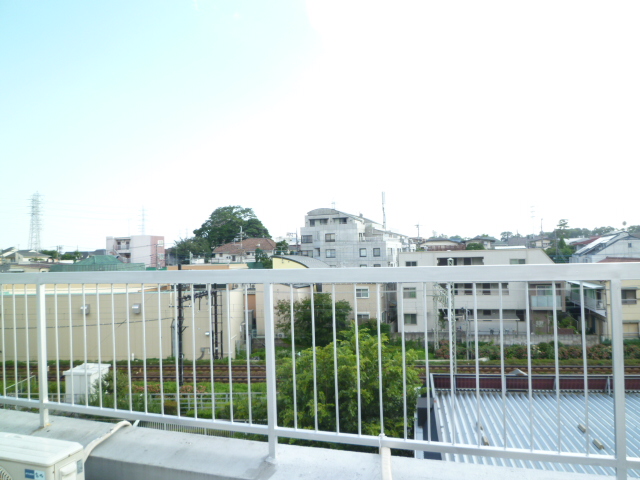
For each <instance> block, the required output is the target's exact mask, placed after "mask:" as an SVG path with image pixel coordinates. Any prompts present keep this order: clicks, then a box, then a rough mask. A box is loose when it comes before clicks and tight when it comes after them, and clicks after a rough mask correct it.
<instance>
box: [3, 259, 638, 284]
mask: <svg viewBox="0 0 640 480" xmlns="http://www.w3.org/2000/svg"><path fill="white" fill-rule="evenodd" d="M637 278H640V263H604V264H599V263H588V264H553V265H534V264H528V265H465V266H453V267H450V266H430V267H380V268H376V269H372V268H339V269H337V268H336V269H333V268H332V269H329V268H321V269H275V270H269V269H265V270H261V269H258V270H253V269H234V270H162V271H140V272H139V271H134V272H130V271H117V272H53V273H52V272H45V273H0V284H20V285H23V284H27V285H47V284H51V285H54V284H75V283H78V284H81V283H85V284H96V283H100V284H103V283H104V284H109V283H113V284H123V283H130V284H140V283H150V284H153V283H161V284H166V283H223V284H224V283H253V284H257V283H263V284H276V283H283V284H290V283H419V282H441V283H448V282H452V283H482V282H485V283H486V282H492V283H495V282H506V281H510V282H519V281H520V282H527V281H557V282H564V281H577V282H579V281H584V282H588V281H590V280H612V279H618V280H634V279H637ZM214 279H215V280H214Z"/></svg>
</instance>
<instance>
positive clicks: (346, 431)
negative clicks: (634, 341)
mask: <svg viewBox="0 0 640 480" xmlns="http://www.w3.org/2000/svg"><path fill="white" fill-rule="evenodd" d="M638 279H640V266H638V265H634V264H602V265H598V264H586V265H574V264H570V265H518V266H461V267H415V268H377V269H358V268H353V269H318V270H314V269H308V270H235V271H164V272H160V271H157V272H83V273H42V274H2V275H0V285H1V289H2V290H1V293H2V294H1V295H0V333H1V338H0V350H1V352H2V353H1V358H0V360H1V362H2V370H1V372H0V373H1V374H2V384H1V390H0V403H4V404H6V405H15V406H19V407H24V408H37V409H39V411H40V416H41V423H42V424H43V425H45V424H47V423H48V415H49V411H50V410H55V411H60V412H70V413H79V414H85V415H97V416H101V417H104V416H112V417H118V418H125V419H129V420H140V421H148V422H160V423H165V424H175V425H180V426H182V427H204V428H211V429H216V430H225V431H231V432H242V433H248V434H258V435H265V436H266V438H267V440H268V442H269V452H270V455H271V456H273V457H275V456H276V454H277V439H278V437H290V438H294V439H300V440H306V441H318V442H336V443H342V444H350V445H357V446H360V447H362V446H364V447H372V448H378V447H389V448H399V449H405V450H415V451H433V452H440V453H443V454H445V455H446V456H447V458H456V459H463V458H467V456H470V457H473V458H476V457H478V458H486V459H490V458H493V459H515V460H518V461H521V462H548V463H549V464H552V465H559V464H561V465H573V466H580V467H585V468H587V467H594V466H597V467H598V468H603V469H610V470H611V471H615V473H616V476H617V478H620V479H621V478H626V477H627V473H629V474H630V475H633V476H637V475H638V469H639V468H640V459H639V458H638V457H639V456H640V454H639V452H640V450H639V449H640V446H638V442H640V439H638V438H637V436H638V434H637V433H636V431H635V429H634V428H633V427H632V425H633V424H630V426H629V427H627V423H626V419H627V415H630V413H629V409H628V405H627V403H628V401H629V400H630V399H632V395H633V394H631V393H628V392H627V390H626V389H625V387H626V386H625V357H624V355H625V352H624V348H623V328H622V308H623V304H622V300H621V282H622V281H624V280H638ZM566 281H573V282H578V283H579V284H580V294H581V296H582V297H583V298H584V296H585V295H584V288H583V285H582V282H593V281H601V282H604V283H603V285H606V287H605V288H606V289H607V290H608V292H607V294H608V295H610V296H609V297H608V298H611V299H618V300H617V301H611V318H610V319H607V320H608V321H609V322H610V326H611V335H612V336H611V356H612V365H611V373H610V375H611V376H610V378H611V379H612V380H611V383H610V385H609V387H608V388H610V391H611V396H610V404H611V411H612V412H613V414H612V416H611V421H610V423H609V424H608V425H605V426H604V427H603V426H602V425H601V424H602V420H601V418H599V414H598V413H597V412H595V411H592V410H591V407H590V405H591V403H590V397H591V396H593V395H596V393H593V392H590V391H589V389H585V391H584V393H583V395H582V396H581V398H582V400H579V402H580V405H582V406H583V407H581V408H583V409H584V419H583V422H584V425H585V428H586V431H587V432H590V431H591V430H589V429H591V428H593V429H595V428H596V426H597V427H598V428H606V429H608V431H609V432H610V433H611V438H612V445H610V446H609V447H608V449H607V450H604V451H602V450H597V449H594V447H593V446H591V447H590V446H589V445H590V439H589V435H588V434H587V436H586V441H585V443H584V448H581V449H578V450H570V449H568V447H567V444H568V442H565V441H563V438H565V439H566V435H567V433H566V431H565V430H566V429H567V428H568V427H567V425H566V424H567V422H568V420H567V419H566V418H565V413H564V412H565V403H563V402H565V399H564V397H561V391H560V385H561V381H560V379H561V375H562V374H561V368H560V360H561V355H564V352H565V351H564V350H562V348H563V347H561V346H560V345H559V344H558V341H557V340H558V327H557V325H558V318H557V312H558V310H560V309H561V308H562V305H561V304H560V303H561V302H559V300H558V297H557V296H551V298H552V305H551V307H552V311H553V315H552V317H551V318H550V319H549V320H548V321H549V322H550V324H549V325H550V330H549V331H550V332H552V333H553V338H554V339H555V342H554V343H553V344H551V346H550V347H547V348H550V349H551V350H549V351H550V352H552V353H551V365H550V366H549V368H550V369H551V370H552V372H553V373H552V374H551V375H552V376H554V378H555V381H554V382H553V383H552V386H551V387H550V390H549V392H548V394H549V398H550V399H551V400H550V401H551V402H552V403H551V404H550V405H553V403H554V402H555V404H556V407H552V408H551V409H549V408H546V410H544V414H543V413H541V411H540V408H539V407H536V406H535V405H536V404H535V402H534V399H535V398H534V395H533V392H534V390H535V389H534V386H535V385H536V382H537V380H536V377H535V375H534V374H533V364H532V358H533V357H535V356H536V355H538V354H539V351H540V347H539V346H537V345H536V344H535V343H536V342H535V335H536V329H537V324H536V322H538V321H540V320H538V319H537V317H535V314H536V312H535V311H533V309H532V306H531V305H530V296H529V294H528V292H529V291H530V290H529V282H537V283H539V282H550V283H551V284H552V289H553V291H556V289H557V288H560V287H561V285H564V282H566ZM495 282H498V283H500V282H504V283H509V289H508V291H509V297H508V300H509V303H508V305H509V308H510V309H511V308H513V305H514V303H513V302H516V301H520V302H521V307H522V308H521V310H524V311H525V313H526V318H525V320H524V321H523V322H522V323H523V325H524V326H525V328H524V332H525V333H526V337H527V342H526V344H525V345H524V346H522V348H524V349H525V350H526V355H525V357H524V358H523V359H522V361H521V364H522V365H520V370H521V372H520V373H521V374H522V375H523V377H522V378H523V382H524V383H523V385H524V387H523V390H522V394H523V395H524V397H523V398H524V399H525V401H526V402H528V404H529V406H530V408H529V410H528V413H527V414H528V415H529V419H528V421H529V422H530V425H532V426H534V425H537V424H538V422H541V421H542V416H541V415H544V416H546V417H549V418H551V419H552V423H556V424H557V431H556V433H557V435H555V434H554V435H551V436H549V435H547V437H549V438H546V440H547V441H548V443H545V444H543V445H542V444H539V443H536V442H534V441H533V439H534V434H533V433H532V434H531V439H530V441H528V440H527V439H526V438H524V437H523V439H520V438H519V439H518V442H513V441H510V440H509V439H510V438H512V437H513V436H514V433H513V429H514V428H515V427H514V425H513V424H512V423H510V422H514V421H515V420H514V419H513V418H512V416H511V415H508V412H509V411H510V410H509V409H510V408H512V407H511V406H510V404H509V402H508V400H509V398H508V396H507V391H506V387H505V386H503V387H501V388H499V390H500V392H499V393H498V395H499V397H498V398H501V399H502V400H501V401H498V402H497V403H496V402H494V401H491V402H490V401H489V400H487V401H486V402H483V401H482V397H481V390H482V389H481V384H482V381H483V375H484V373H483V372H482V371H481V366H480V360H479V359H480V356H481V353H482V351H483V349H486V348H490V349H493V350H492V351H493V352H494V353H495V352H499V353H498V354H497V357H498V363H496V364H495V365H494V368H495V369H496V370H497V371H498V372H499V377H500V378H501V385H506V384H507V382H506V381H505V378H507V376H508V375H509V374H510V373H511V372H510V369H512V368H513V367H512V366H510V365H508V363H509V362H508V355H509V352H508V351H507V347H508V346H507V344H506V342H505V338H504V337H505V333H504V328H502V327H503V326H504V321H505V318H508V315H510V313H508V312H507V311H506V310H508V309H505V305H507V304H506V303H505V302H504V300H506V299H503V294H502V292H499V293H498V295H496V296H495V305H494V307H492V309H494V310H496V311H497V312H498V318H497V321H498V322H499V324H500V326H501V328H500V329H499V331H498V332H496V335H495V336H496V342H494V343H493V344H492V345H490V346H489V347H487V346H486V345H481V344H480V342H479V340H478V337H479V334H480V333H481V332H482V330H483V329H482V320H480V319H479V314H482V312H479V309H478V308H477V305H478V297H479V296H480V293H481V288H482V287H481V286H480V285H479V284H481V283H495ZM456 283H471V284H472V306H473V308H471V309H470V310H469V307H468V306H467V305H466V304H465V309H467V311H466V312H465V315H466V316H467V317H466V318H468V319H469V321H470V325H469V329H470V331H469V336H468V338H472V339H473V340H471V341H467V345H466V347H468V350H469V352H470V355H469V356H470V357H471V358H473V359H474V360H472V361H471V363H470V364H469V365H466V366H463V365H462V364H461V363H460V362H461V360H455V359H454V358H448V357H447V349H451V347H452V346H454V345H456V344H455V343H454V340H455V337H456V336H457V335H458V334H459V331H458V330H457V329H456V328H455V323H456V322H455V319H456V317H459V316H460V312H456V305H455V301H456V299H455V298H454V296H453V295H450V296H449V298H448V299H446V298H445V299H444V300H443V296H442V293H441V291H442V288H441V287H440V285H448V288H447V289H445V290H448V291H449V292H452V290H453V286H454V285H455V284H456ZM363 285H365V286H367V288H369V291H370V292H371V294H370V296H369V298H361V297H359V296H358V295H357V291H358V289H361V288H362V286H363ZM250 286H251V289H250V288H249V287H250ZM407 286H408V287H411V288H414V287H415V288H416V297H415V298H413V297H412V298H409V299H404V298H402V295H398V292H403V288H404V287H407ZM436 286H438V287H437V288H436ZM436 290H437V292H436ZM312 292H313V293H312ZM251 297H252V298H251ZM518 299H520V300H518ZM483 300H484V299H483ZM584 303H585V302H582V307H581V310H580V312H579V313H580V316H579V323H580V328H579V330H580V332H581V335H582V345H583V346H586V345H587V342H586V330H587V326H588V325H587V324H588V322H590V321H591V320H590V319H589V318H587V315H586V314H585V309H584ZM250 306H251V308H250ZM482 308H485V306H484V305H483V307H482ZM305 309H306V310H305ZM355 313H358V314H360V313H363V314H364V313H366V314H368V317H369V318H371V319H374V320H373V321H371V322H370V325H369V326H365V325H362V324H361V325H358V324H352V323H350V322H349V321H348V320H347V319H348V318H353V316H354V314H355ZM405 313H406V314H407V315H408V316H405ZM381 319H384V320H385V322H381V321H380V320H381ZM398 319H399V321H398ZM403 320H405V321H407V323H406V324H405V321H403ZM494 321H495V319H494ZM388 323H391V324H392V325H393V326H394V327H395V329H396V330H397V332H398V336H399V340H398V341H397V342H396V343H395V344H394V345H390V344H389V343H385V342H384V341H382V340H381V339H382V338H383V327H384V326H385V325H386V324H388ZM549 325H547V327H548V326H549ZM254 329H255V330H256V331H258V335H257V336H258V337H260V338H259V339H255V340H260V341H261V342H262V343H263V344H264V347H265V350H264V352H257V351H255V349H256V348H258V347H256V346H255V345H254V343H255V340H253V339H252V338H251V337H252V335H251V332H252V331H253V330H254ZM431 331H433V333H431ZM282 332H285V333H286V334H287V338H289V339H290V347H287V348H286V349H285V350H281V351H278V352H276V349H275V347H274V341H275V338H276V334H277V333H282ZM421 333H422V334H423V335H422V340H420V334H421ZM239 336H244V337H245V338H244V345H246V346H247V348H245V350H244V351H235V346H236V345H238V344H239V342H238V340H239ZM410 336H413V337H411V338H412V340H411V343H409V340H407V339H408V338H409V337H410ZM460 336H462V335H460ZM415 337H418V340H416V339H415ZM434 339H435V341H434ZM416 343H417V345H416ZM335 346H337V348H335ZM457 348H458V349H461V348H462V347H461V344H459V345H458V347H457ZM602 348H605V349H606V348H608V347H602ZM602 348H601V350H602ZM607 351H608V350H607ZM459 353H460V352H459ZM434 354H435V355H439V356H441V357H442V358H444V359H446V360H445V361H444V362H443V361H442V359H439V360H437V361H436V360H433V358H432V357H433V355H434ZM449 357H451V356H450V355H449ZM460 358H462V357H460ZM70 362H72V363H70ZM587 362H588V360H587V349H586V348H582V351H581V357H580V358H578V359H576V360H575V363H577V364H579V365H581V366H582V367H583V369H584V384H587V383H588V373H587ZM107 364H108V365H109V366H110V367H111V372H112V373H111V374H109V375H107V376H102V375H103V374H102V373H99V374H97V376H95V377H92V376H91V374H90V373H89V372H90V371H94V370H95V371H97V372H102V371H103V370H104V368H103V367H105V366H106V365H107ZM72 365H73V366H74V367H75V368H74V369H72V368H71V367H72ZM79 365H83V366H82V367H79ZM92 365H94V366H95V368H94V367H92ZM443 365H444V366H445V367H447V370H448V372H449V373H448V375H449V378H450V385H449V386H448V387H446V388H444V389H443V387H442V386H441V385H436V384H435V383H434V381H433V376H432V373H434V372H435V371H436V370H437V369H439V368H440V369H441V368H442V367H443ZM92 368H94V370H91V369H92ZM461 368H467V369H471V371H472V372H473V373H472V376H473V377H475V384H474V385H475V387H474V388H473V389H472V391H474V392H475V395H476V400H475V403H474V405H475V407H474V408H475V409H476V410H475V411H473V410H469V411H464V412H463V411H461V410H460V408H462V407H461V406H462V405H463V404H462V403H459V400H457V398H458V397H457V396H458V395H460V394H461V393H460V391H459V390H458V389H457V387H456V382H454V376H455V374H456V371H457V370H459V369H461ZM113 370H116V371H117V373H116V374H113ZM78 372H79V373H78ZM32 375H36V376H37V379H38V382H37V384H34V382H25V383H26V386H27V391H26V397H24V396H21V395H17V392H15V391H14V390H12V389H14V386H15V384H17V383H18V382H21V381H22V380H23V379H25V378H28V377H30V376H32ZM78 376H79V378H78ZM424 378H426V379H427V380H428V381H427V383H426V388H425V386H424V385H425V383H424V382H425V381H424V380H423V379H424ZM223 383H224V385H223ZM178 391H180V394H179V395H178V394H177V392H178ZM607 391H608V390H607ZM257 392H260V394H256V393H257ZM221 393H222V394H224V395H223V396H224V397H225V398H224V399H220V397H219V394H221ZM237 393H242V394H241V395H240V396H238V395H237ZM420 394H422V395H425V396H426V398H427V404H429V403H431V400H435V405H436V408H438V409H439V410H438V415H440V417H438V418H440V420H438V421H439V422H443V424H442V425H439V426H440V427H442V428H443V429H444V430H443V431H446V434H445V436H444V437H443V438H438V439H434V438H432V437H431V425H430V421H431V416H430V415H429V416H428V422H427V424H425V425H424V427H425V431H428V433H425V437H424V439H416V432H415V431H414V421H413V419H414V415H415V413H416V406H415V405H416V399H417V396H418V395H420ZM22 395H25V394H24V392H22ZM206 395H210V397H209V398H210V400H208V401H207V402H203V401H202V399H203V398H204V397H205V396H206ZM500 395H501V397H500ZM549 398H547V399H546V400H545V401H549ZM67 400H68V401H67ZM572 401H575V400H572ZM447 402H448V403H447ZM460 402H461V400H460ZM445 404H446V405H447V409H440V408H441V407H440V405H445ZM209 405H210V406H209ZM496 405H497V407H496ZM489 406H491V408H498V411H497V417H496V418H498V419H500V418H501V419H502V420H501V421H500V422H501V423H500V424H499V425H498V424H497V423H496V424H495V425H493V426H492V428H493V427H495V428H494V430H495V431H494V432H493V433H492V434H491V435H494V436H495V437H494V438H495V440H496V441H495V442H494V443H489V444H488V445H487V444H485V443H486V442H484V440H483V438H484V437H488V436H489V435H488V434H487V433H486V432H487V430H485V428H486V429H489V426H488V425H485V426H483V429H481V428H480V427H481V426H482V422H483V421H484V420H483V419H485V420H486V421H488V419H489V418H490V417H489V415H488V414H483V412H484V409H485V408H489ZM184 407H188V408H184ZM561 407H562V408H561ZM536 412H537V413H536ZM494 413H496V412H494ZM534 416H535V418H534ZM539 416H540V417H539ZM465 418H466V419H471V421H470V422H466V423H465V420H464V419H465ZM491 418H493V417H491ZM571 421H572V420H571ZM495 422H498V420H495ZM462 430H465V431H467V432H469V431H471V432H472V433H473V432H475V434H474V435H475V436H474V435H472V436H471V437H469V438H474V439H475V440H476V441H470V440H468V438H467V437H461V436H460V435H459V433H460V432H461V431H462ZM380 434H383V435H382V436H380ZM498 440H500V441H498ZM591 440H593V439H591ZM490 441H491V439H489V442H490ZM501 442H502V443H501ZM498 445H500V446H498Z"/></svg>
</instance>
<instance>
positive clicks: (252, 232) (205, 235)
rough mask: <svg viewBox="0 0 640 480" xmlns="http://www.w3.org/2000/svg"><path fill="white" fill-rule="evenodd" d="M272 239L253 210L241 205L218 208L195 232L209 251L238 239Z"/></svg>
mask: <svg viewBox="0 0 640 480" xmlns="http://www.w3.org/2000/svg"><path fill="white" fill-rule="evenodd" d="M241 230H242V236H243V238H271V235H269V230H267V228H266V227H265V226H264V225H263V224H262V222H261V221H260V220H258V218H257V217H256V215H255V213H253V210H252V209H251V208H242V207H241V206H239V205H229V206H228V207H219V208H216V209H215V210H214V211H213V213H212V214H211V215H210V216H209V218H208V219H207V221H206V222H204V223H203V224H202V226H201V227H200V228H198V229H196V230H194V231H193V233H194V235H195V236H196V237H198V238H202V239H204V240H206V242H207V244H208V245H209V249H210V250H211V249H213V248H215V247H218V246H220V245H224V244H225V243H230V242H232V241H233V240H234V239H236V238H238V237H239V235H240V231H241Z"/></svg>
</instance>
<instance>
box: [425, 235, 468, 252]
mask: <svg viewBox="0 0 640 480" xmlns="http://www.w3.org/2000/svg"><path fill="white" fill-rule="evenodd" d="M418 246H419V247H420V248H422V249H423V250H431V251H437V250H439V251H447V250H464V249H465V248H466V245H465V244H464V243H463V242H461V241H458V240H453V239H451V238H444V237H434V238H428V239H427V240H424V241H423V242H422V243H420V244H419V245H418Z"/></svg>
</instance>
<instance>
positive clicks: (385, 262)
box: [300, 208, 415, 267]
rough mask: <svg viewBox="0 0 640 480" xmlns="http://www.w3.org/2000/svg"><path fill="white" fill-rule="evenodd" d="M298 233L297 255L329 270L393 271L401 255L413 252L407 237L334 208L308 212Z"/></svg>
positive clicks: (361, 217) (412, 245) (413, 248)
mask: <svg viewBox="0 0 640 480" xmlns="http://www.w3.org/2000/svg"><path fill="white" fill-rule="evenodd" d="M300 233H301V243H300V253H301V254H302V255H306V256H308V257H314V258H318V259H320V260H322V261H324V262H326V263H327V264H329V266H330V267H396V266H398V254H399V253H400V252H403V251H406V252H409V251H415V245H414V244H412V243H411V242H410V240H409V237H408V236H407V235H400V234H398V233H393V232H389V231H387V230H385V229H384V228H383V226H382V225H381V224H379V223H377V222H374V221H373V220H369V219H367V218H364V217H363V216H362V215H352V214H350V213H344V212H340V211H338V210H334V209H333V208H317V209H315V210H311V211H310V212H308V213H307V215H306V216H305V226H304V227H303V228H302V229H301V230H300Z"/></svg>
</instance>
